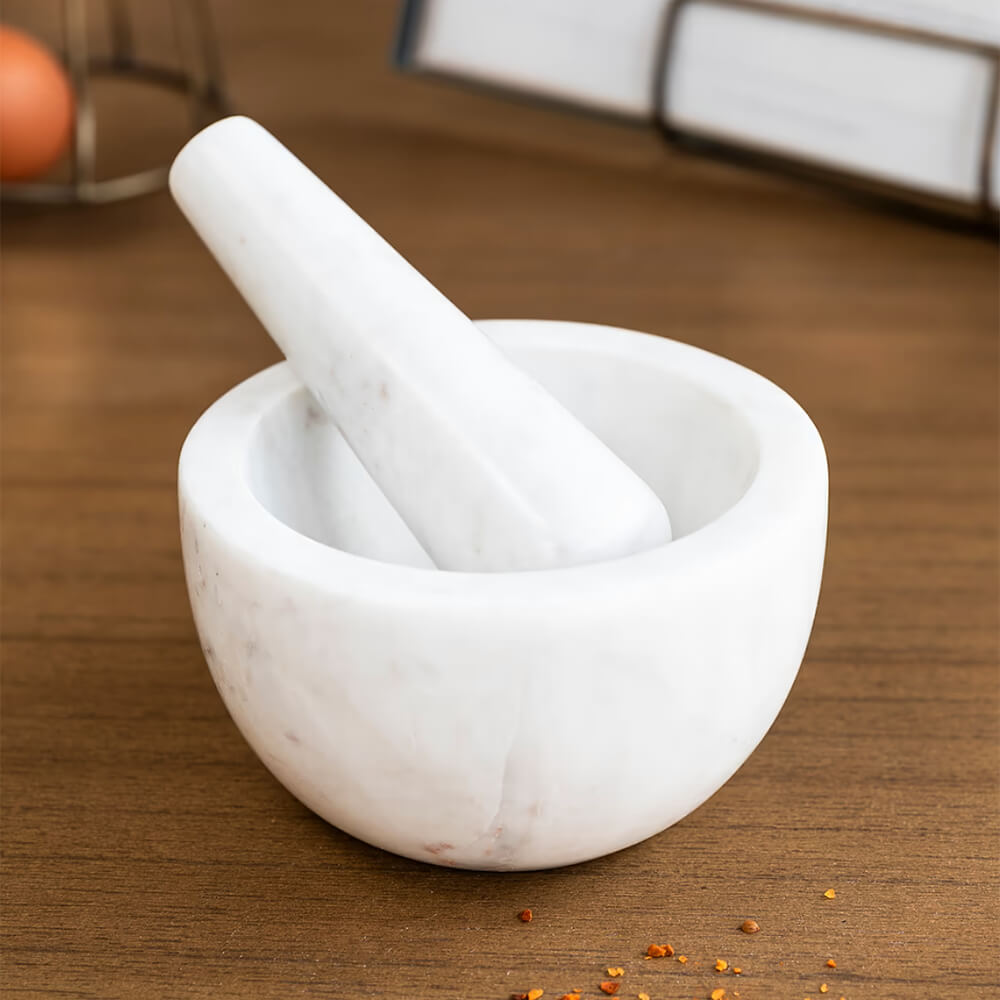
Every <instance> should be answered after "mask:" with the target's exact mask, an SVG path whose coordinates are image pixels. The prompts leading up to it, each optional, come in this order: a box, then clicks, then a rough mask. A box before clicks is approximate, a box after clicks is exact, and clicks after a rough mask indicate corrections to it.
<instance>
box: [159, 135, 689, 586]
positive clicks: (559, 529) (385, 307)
mask: <svg viewBox="0 0 1000 1000" xmlns="http://www.w3.org/2000/svg"><path fill="white" fill-rule="evenodd" d="M170 189H171V191H172V192H173V195H174V198H175V199H176V200H177V202H178V204H179V205H180V207H181V209H182V210H183V211H184V214H185V215H186V216H187V217H188V219H189V220H190V222H191V224H192V225H193V226H194V228H195V229H196V230H197V232H198V233H199V235H200V236H201V238H202V239H203V240H204V241H205V243H206V244H207V245H208V247H209V249H210V250H211V251H212V253H213V254H214V255H215V257H216V258H217V259H218V261H219V263H220V264H221V265H222V267H223V268H224V269H225V271H226V273H227V274H228V275H229V276H230V278H231V279H232V280H233V282H234V283H235V284H236V286H237V288H238V289H239V290H240V292H241V293H242V294H243V297H244V298H245V299H246V300H247V302H248V303H249V304H250V306H251V308H252V309H253V310H254V312H255V313H256V314H257V316H258V318H259V319H260V321H261V322H262V323H263V325H264V326H265V328H266V329H267V331H268V332H269V333H270V334H271V336H272V337H273V338H274V340H275V341H276V342H277V344H278V345H279V347H280V348H281V349H282V351H283V352H284V354H285V356H286V357H287V358H288V360H289V362H290V364H291V366H292V368H293V370H294V371H295V373H296V374H297V376H298V377H299V378H300V379H301V380H302V381H303V382H304V383H305V384H306V386H308V388H309V390H310V391H311V392H312V394H313V396H314V397H315V398H316V400H317V401H318V403H319V404H320V405H321V406H322V407H323V409H324V410H326V412H327V413H328V414H329V415H330V416H331V417H332V418H333V420H334V421H335V422H336V423H337V425H338V426H339V428H340V430H341V433H342V434H343V435H344V437H345V438H346V440H347V441H348V442H349V444H350V445H351V448H352V449H353V450H354V452H355V453H356V454H357V456H358V457H359V458H360V459H361V461H362V463H363V464H364V466H365V467H366V468H367V470H368V472H369V473H370V474H371V476H372V478H373V479H374V480H375V481H376V482H377V483H378V485H379V487H380V488H381V489H382V491H383V493H384V494H385V495H386V497H387V498H388V499H389V501H390V502H391V503H392V505H393V506H394V507H395V508H396V510H397V511H398V512H399V514H400V515H401V516H402V518H403V519H404V520H405V521H406V523H407V525H408V526H409V528H410V530H411V531H412V532H413V534H414V535H415V536H416V538H417V539H418V540H419V541H420V543H421V544H422V545H423V547H424V548H425V549H426V551H427V553H428V554H429V555H430V556H431V558H432V559H433V561H434V563H435V564H436V565H437V566H438V567H439V568H441V569H451V570H467V571H512V570H534V569H549V568H556V567H565V566H573V565H578V564H584V563H592V562H598V561H601V560H606V559H611V558H615V557H618V556H624V555H629V554H632V553H635V552H639V551H642V550H645V549H649V548H653V547H655V546H657V545H660V544H662V543H665V542H668V541H670V537H671V533H670V521H669V518H668V516H667V513H666V511H665V510H664V507H663V505H662V503H661V502H660V500H659V499H658V498H657V496H656V495H655V494H654V493H653V491H652V490H651V489H650V488H649V487H648V486H647V485H646V483H644V482H643V481H642V480H641V479H640V478H639V477H638V476H637V475H636V474H635V473H634V472H632V471H631V469H629V468H628V466H626V465H625V464H624V463H623V462H622V461H621V460H620V459H619V458H618V457H617V456H616V455H615V454H614V453H613V452H612V451H611V450H610V449H609V448H608V447H607V446H606V445H604V444H603V443H602V442H601V441H600V440H599V439H598V438H597V437H596V436H595V435H594V434H593V433H591V431H589V430H587V429H586V428H585V427H584V426H583V425H582V424H581V423H579V422H578V421H577V419H576V418H575V417H573V416H572V415H571V414H570V413H569V411H568V410H566V409H565V408H564V407H563V406H562V405H561V404H560V403H559V402H557V401H556V400H555V398H553V397H552V396H551V395H549V393H548V392H546V391H545V390H544V389H543V388H542V387H541V386H540V385H539V384H538V383H537V382H535V381H534V380H533V379H532V378H530V377H529V376H528V375H526V374H525V373H524V372H522V371H521V370H520V369H519V368H517V367H516V366H515V365H514V364H512V363H511V362H510V361H508V360H507V358H506V356H505V355H504V354H503V353H501V351H500V350H499V349H498V348H497V347H496V346H495V345H494V344H493V343H492V341H491V340H489V339H488V338H487V337H486V336H485V335H484V334H483V333H481V332H480V331H479V330H478V329H477V328H476V327H475V326H474V325H473V324H472V322H471V321H470V320H469V319H468V318H467V317H466V316H465V315H464V314H463V313H462V312H461V311H460V310H459V309H458V308H457V307H456V306H455V305H454V304H453V303H452V302H450V301H449V300H448V299H447V298H445V296H444V295H442V294H441V293H440V292H439V291H438V290H437V289H436V288H434V286H433V285H431V284H430V283H429V282H428V281H427V280H426V279H425V278H424V277H423V276H422V275H420V274H419V273H418V272H417V271H416V270H415V269H414V268H413V267H411V266H410V264H408V263H407V261H406V260H404V259H403V257H401V256H400V255H399V254H398V253H397V252H396V251H395V250H394V249H393V248H392V247H391V246H389V244H388V243H386V242H385V240H383V239H382V238H381V237H380V236H379V235H378V234H377V233H376V232H375V231H374V230H373V229H372V228H371V227H370V226H369V225H368V224H367V223H365V222H364V221H363V220H362V219H361V218H360V217H359V216H358V215H356V214H355V213H354V212H353V211H352V210H351V209H350V208H349V207H348V206H347V205H346V204H345V203H344V202H343V201H342V200H341V199H340V198H338V197H337V195H336V194H334V193H333V192H332V191H331V190H330V189H329V188H327V187H326V185H324V184H323V182H322V181H320V180H319V178H318V177H316V175H315V174H313V173H311V172H310V171H309V170H308V169H307V168H306V167H305V166H304V165H303V164H302V163H301V162H299V160H297V159H296V158H295V157H294V156H293V155H292V154H291V153H290V152H289V151H288V150H287V149H285V148H284V147H283V146H282V145H281V144H280V143H279V142H278V141H277V140H276V139H274V138H273V137H272V136H271V135H270V134H269V133H267V132H266V131H265V130H264V129H263V128H261V127H260V126H259V125H257V124H256V123H255V122H252V121H250V120H249V119H247V118H240V117H237V118H227V119H225V120H223V121H220V122H217V123H216V124H214V125H211V126H210V127H209V128H207V129H205V130H204V131H203V132H201V133H200V134H199V135H197V136H195V137H194V138H193V139H192V140H191V141H190V142H189V143H188V144H187V146H185V147H184V149H183V150H182V151H181V153H180V154H179V155H178V157H177V159H176V161H175V162H174V165H173V168H172V169H171V172H170Z"/></svg>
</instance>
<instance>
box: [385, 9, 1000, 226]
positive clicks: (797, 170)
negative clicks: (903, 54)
mask: <svg viewBox="0 0 1000 1000" xmlns="http://www.w3.org/2000/svg"><path fill="white" fill-rule="evenodd" d="M705 2H707V3H711V4H713V5H715V6H727V7H734V8H739V9H743V10H749V11H752V12H755V13H757V14H759V15H760V16H762V17H770V18H785V19H788V18H791V19H795V20H800V21H811V22H813V23H819V24H824V25H832V26H836V27H841V28H849V29H852V30H856V31H860V32H866V33H872V34H878V35H884V36H887V37H891V38H895V39H901V40H904V41H910V42H913V43H915V44H921V45H933V46H938V47H942V48H947V49H953V50H957V51H961V52H965V53H968V54H971V55H975V56H979V57H982V58H984V59H986V60H987V62H988V63H989V66H990V71H989V72H990V83H989V96H988V99H987V107H986V113H985V115H984V120H983V123H982V129H981V136H980V142H979V155H978V197H977V198H976V199H974V200H970V201H964V200H960V199H953V198H948V197H944V196H938V195H933V194H928V193H926V192H924V191H922V190H920V189H918V188H913V187H908V186H906V185H903V184H893V183H889V182H886V181H882V180H877V179H874V178H872V177H869V176H866V175H865V174H862V173H857V172H854V171H850V170H844V169H840V168H836V167H831V166H828V165H825V164H823V163H821V162H818V161H812V160H809V159H807V158H804V157H799V156H792V155H789V154H787V153H785V152H782V151H780V150H777V149H770V148H768V147H766V146H764V145H756V144H751V143H744V142H740V143H736V142H733V141H731V140H728V139H726V138H724V137H722V136H718V135H713V134H711V133H710V132H707V131H706V132H701V131H696V130H694V129H692V128H690V127H686V128H680V127H678V126H676V125H675V124H673V123H672V122H671V115H670V70H671V64H672V61H671V53H672V51H673V46H674V43H675V41H676V38H677V34H678V32H677V27H678V25H679V23H680V20H681V15H682V14H683V12H684V10H685V9H686V8H688V7H690V6H692V5H695V4H698V3H705ZM430 3H433V0H402V3H401V6H400V13H399V19H398V23H397V32H396V38H395V41H394V44H393V50H392V59H393V63H394V65H395V66H396V68H397V69H400V70H402V71H404V72H408V73H417V74H420V75H423V76H428V77H431V78H437V79H442V80H447V81H449V82H453V83H454V82H457V83H460V84H462V85H463V86H466V87H468V88H471V89H473V90H477V91H482V92H486V93H490V94H493V95H495V96H502V97H505V98H507V99H514V100H520V101H525V102H527V103H530V104H533V105H541V106H543V107H549V108H551V109H553V110H558V111H562V112H569V113H572V114H578V115H581V114H582V115H585V116H588V117H598V118H603V119H610V120H613V121H617V122H619V123H622V124H627V125H630V126H632V127H641V128H649V127H653V128H655V129H656V130H657V131H658V132H659V133H660V135H662V137H663V138H664V140H665V141H666V143H667V144H668V145H669V146H670V147H671V148H673V149H674V150H676V151H678V152H680V153H684V154H693V155H698V156H704V157H709V158H712V159H716V160H720V161H724V162H727V163H730V164H734V165H738V166H742V167H746V168H749V169H755V170H765V171H770V172H774V173H778V174H781V175H784V176H787V177H789V178H793V179H796V180H799V181H804V182H807V183H812V184H822V185H825V186H830V187H833V188H834V189H836V190H837V191H838V193H839V194H840V195H841V196H842V197H845V198H847V199H849V200H851V201H853V202H856V203H858V204H860V205H864V206H866V207H869V208H875V209H881V210H883V211H890V212H892V213H894V214H902V215H905V216H907V217H910V218H913V219H917V220H920V221H924V222H930V223H932V224H935V225H939V226H943V227H947V228H952V229H959V230H964V231H970V232H975V233H979V234H982V235H985V236H987V237H989V238H990V239H993V238H994V237H995V236H996V235H997V233H998V232H1000V212H998V210H997V208H996V207H995V206H994V204H993V197H994V192H993V190H992V177H993V171H994V164H993V156H994V147H995V138H996V132H997V128H998V121H997V119H998V113H1000V46H997V45H992V44H989V43H986V42H983V43H978V42H973V41H967V40H963V39H960V38H956V37H952V36H947V35H941V34H937V33H934V32H930V31H924V30H918V29H914V28H904V27H899V26H895V25H891V24H887V23H885V22H882V21H877V20H874V19H870V18H866V17H861V16H854V15H847V14H839V13H831V12H827V11H821V10H817V9H814V8H804V7H795V6H791V5H788V4H785V3H771V2H769V0H673V2H671V3H668V4H667V5H666V8H665V13H664V16H663V19H662V22H661V27H660V31H659V37H658V38H657V41H656V48H655V51H656V57H655V60H654V73H653V77H652V79H651V81H650V86H651V106H652V108H653V111H652V113H651V114H650V115H648V116H646V117H645V118H642V119H639V118H635V117H629V116H627V115H624V114H615V113H614V112H611V111H606V110H603V109H595V108H589V107H587V106H586V105H584V104H582V103H578V102H574V101H570V100H561V99H558V98H554V97H549V96H547V95H541V94H537V93H534V92H532V91H531V90H529V89H526V88H523V89H522V88H516V87H513V86H507V85H502V84H499V83H496V84H494V83H490V82H485V81H483V80H480V79H473V78H471V77H466V76H462V75H460V74H454V73H447V72H443V71H440V70H435V69H428V68H426V67H423V66H421V65H419V62H418V58H417V53H418V49H419V44H420V37H421V32H422V29H423V24H424V18H425V15H426V12H427V9H428V6H429V4H430Z"/></svg>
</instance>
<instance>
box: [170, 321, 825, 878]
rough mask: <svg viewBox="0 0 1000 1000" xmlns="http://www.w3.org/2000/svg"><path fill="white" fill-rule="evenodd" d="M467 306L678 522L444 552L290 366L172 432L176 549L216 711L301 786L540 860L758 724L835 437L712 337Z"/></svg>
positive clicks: (577, 847)
mask: <svg viewBox="0 0 1000 1000" xmlns="http://www.w3.org/2000/svg"><path fill="white" fill-rule="evenodd" d="M481 328H482V330H483V331H484V332H485V333H486V334H488V335H489V336H490V337H491V338H492V339H493V340H494V342H495V343H496V344H497V346H498V347H499V348H500V349H501V350H503V351H504V352H505V353H506V354H507V355H508V356H509V357H510V358H511V359H512V361H514V362H515V363H516V364H517V365H518V366H520V367H522V368H523V369H524V370H525V371H527V372H528V373H529V374H530V375H531V376H532V377H534V378H535V379H537V380H538V381H539V382H541V383H542V385H543V386H545V388H546V389H547V390H548V391H550V392H552V393H553V394H554V395H555V396H556V397H557V398H558V399H560V400H561V401H562V403H563V404H564V405H565V406H567V407H568V409H569V410H570V411H571V412H572V413H574V414H575V416H576V417H577V418H578V419H580V420H581V421H582V422H583V423H584V424H585V425H586V426H588V427H589V428H590V429H591V430H592V431H593V432H594V433H595V434H596V435H597V436H598V437H600V438H601V440H602V441H604V443H605V444H606V445H607V446H608V447H609V448H611V449H612V450H613V451H614V452H615V453H616V454H617V455H618V456H619V457H620V458H622V459H623V460H624V461H625V462H626V463H627V464H628V465H630V466H631V467H632V468H634V469H635V470H636V472H638V473H639V475H640V476H642V478H643V479H644V480H645V481H646V482H647V483H649V484H650V485H651V486H652V488H653V489H654V490H655V491H656V492H657V494H658V495H659V497H660V499H661V500H662V501H663V502H664V503H665V505H666V506H667V508H668V509H669V510H670V511H671V519H672V523H673V529H674V541H673V542H672V543H671V544H669V545H663V546H659V547H656V548H653V549H651V550H649V551H646V552H642V553H639V554H636V555H631V556H627V557H624V558H620V559H612V560H607V561H604V562H601V563H596V564H591V565H585V566H576V567H571V568H565V569H555V570H545V571H534V572H511V573H469V572H447V571H441V570H436V569H434V568H432V567H431V566H430V563H429V560H428V558H427V556H426V553H425V552H424V550H423V549H422V547H421V546H420V545H419V543H417V542H416V540H415V538H414V537H413V536H412V534H411V533H410V532H409V530H408V529H407V527H406V525H405V524H404V523H403V521H402V520H401V519H400V518H399V516H398V515H397V514H396V512H395V510H394V509H393V507H392V505H391V504H389V503H388V502H387V501H386V500H385V498H384V497H383V496H382V495H381V494H380V492H379V491H378V489H377V488H376V487H375V486H374V483H373V482H372V481H371V478H370V477H369V476H368V473H367V472H366V471H365V469H364V467H363V466H361V465H360V463H359V462H358V461H357V459H356V458H355V457H354V456H353V453H352V452H351V449H350V448H348V447H346V446H345V445H344V443H343V440H342V438H340V437H339V433H338V431H337V429H336V427H335V426H334V425H333V424H332V423H331V422H330V421H328V420H327V419H326V418H325V417H324V416H322V415H321V414H318V412H317V411H316V410H315V408H311V407H310V402H309V397H308V394H307V393H306V392H305V391H304V389H303V387H302V385H301V383H300V382H299V381H298V379H297V378H296V377H295V375H294V374H293V373H292V371H291V369H290V367H289V366H288V365H287V364H282V365H278V366H275V367H274V368H271V369H268V370H267V371H264V372H261V373H260V374H258V375H256V376H254V377H253V378H251V379H249V380H248V381H246V382H244V383H243V384H241V385H240V386H237V387H236V388H235V389H234V390H232V391H231V392H230V393H228V394H227V395H226V396H224V397H223V398H222V399H220V400H219V401H218V402H216V403H215V404H214V405H213V406H212V407H210V408H209V410H208V411H207V412H206V413H205V414H204V416H203V417H202V418H201V419H200V420H199V421H198V423H197V424H196V425H195V427H194V428H193V429H192V431H191V433H190V435H189V437H188V440H187V442H186V443H185V446H184V449H183V452H182V455H181V461H180V469H179V492H180V509H181V532H182V544H183V552H184V564H185V572H186V576H187V581H188V588H189V592H190V596H191V603H192V608H193V611H194V617H195V622H196V624H197V627H198V631H199V634H200V636H201V641H202V644H203V648H204V649H205V656H206V661H207V663H208V666H209V669H210V670H211V672H212V676H213V678H214V680H215V683H216V685H217V687H218V689H219V692H220V694H221V695H222V697H223V699H224V701H225V703H226V705H227V707H228V709H229V712H230V714H231V715H232V717H233V719H234V720H235V722H236V724H237V725H238V726H239V728H240V730H241V732H242V733H243V735H244V736H245V737H246V739H247V740H248V742H249V743H250V744H251V746H252V747H253V748H254V750H255V751H256V752H257V754H258V756H259V757H260V758H261V760H262V761H263V762H264V763H265V765H266V766H267V767H268V768H269V769H270V770H271V771H272V772H273V773H274V775H275V776H276V778H277V779H278V780H279V781H281V782H282V783H283V784H284V785H285V786H286V787H287V788H288V789H289V790H290V791H291V792H292V793H293V794H295V795H296V796H298V797H299V798H300V799H301V800H302V801H303V802H304V803H305V804H306V805H308V806H309V807H310V808H311V809H313V810H315V811H316V812H317V813H319V814H320V815H321V816H323V817H324V818H326V819H327V820H328V821H329V822H331V823H333V824H334V825H336V826H338V827H340V828H342V829H344V830H345V831H347V832H348V833H351V834H353V835H354V836H357V837H359V838H361V839H362V840H365V841H367V842H369V843H372V844H375V845H377V846H380V847H383V848H385V849H387V850H390V851H394V852H396V853H399V854H402V855H405V856H407V857H411V858H417V859H420V860H423V861H427V862H430V863H433V864H439V865H448V866H455V867H465V868H481V869H494V870H511V869H532V868H545V867H552V866H556V865H564V864H570V863H573V862H578V861H583V860H586V859H589V858H593V857H596V856H599V855H601V854H605V853H608V852H610V851H614V850H618V849H620V848H623V847H626V846H628V845H629V844H633V843H635V842H637V841H639V840H642V839H644V838H646V837H649V836H651V835H653V834H655V833H657V832H659V831H661V830H663V829H664V828H666V827H668V826H670V825H671V824H672V823H675V822H677V821H678V820H679V819H681V818H682V817H684V816H685V815H687V814H688V813H689V812H690V811H691V810H692V809H694V808H696V807H697V806H698V805H699V804H700V803H701V802H703V801H704V800H705V799H706V798H708V797H709V796H710V795H712V794H713V793H714V792H715V791H716V790H717V789H718V788H719V787H720V786H721V785H722V784H723V783H724V782H725V781H726V780H727V779H728V778H729V776H730V775H731V774H732V773H733V772H734V771H735V770H736V769H737V768H738V767H739V766H740V764H741V763H742V762H743V761H744V760H745V759H746V757H747V756H748V755H749V754H750V753H751V752H752V750H753V749H754V747H755V746H756V745H757V743H758V742H759V740H760V739H761V738H762V737H763V735H764V734H765V732H766V731H767V729H768V727H769V726H770V725H771V723H772V721H773V720H774V718H775V716H776V715H777V713H778V711H779V709H780V707H781V705H782V703H783V702H784V699H785V697H786V695H787V693H788V690H789V688H790V686H791V684H792V682H793V680H794V678H795V675H796V672H797V670H798V667H799V664H800V662H801V659H802V656H803V653H804V650H805V647H806V643H807V641H808V637H809V633H810V629H811V626H812V621H813V615H814V613H815V607H816V601H817V596H818V592H819V586H820V578H821V574H822V566H823V554H824V548H825V539H826V513H827V468H826V458H825V453H824V450H823V445H822V442H821V440H820V437H819V435H818V433H817V432H816V429H815V427H814V426H813V425H812V423H811V422H810V420H809V419H808V417H807V416H806V414H805V413H804V412H803V411H802V410H801V408H800V407H799V406H798V405H797V404H796V403H795V402H794V401H793V400H792V399H790V398H789V397H788V396H787V395H786V394H785V393H784V392H782V391H781V390H780V389H778V388H777V387H776V386H774V385H773V384H771V383H770V382H768V381H767V380H766V379H764V378H762V377H760V376H759V375H756V374H754V373H753V372H750V371H748V370H747V369H744V368H741V367H740V366H738V365H735V364H733V363H732V362H729V361H726V360H724V359H722V358H719V357H716V356H714V355H710V354H707V353H706V352H703V351H699V350H697V349H695V348H692V347H689V346H686V345H684V344H680V343H677V342H674V341H670V340H665V339H660V338H654V337H649V336H646V335H643V334H637V333H633V332H629V331H622V330H617V329H613V328H609V327H599V326H590V325H586V324H577V323H554V322H542V321H492V322H486V323H482V324H481Z"/></svg>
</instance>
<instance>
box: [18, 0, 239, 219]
mask: <svg viewBox="0 0 1000 1000" xmlns="http://www.w3.org/2000/svg"><path fill="white" fill-rule="evenodd" d="M163 2H164V3H165V4H166V5H167V7H168V8H169V19H170V22H171V24H172V28H173V31H172V34H173V39H174V49H175V51H176V56H177V60H176V65H173V66H171V65H164V64H162V63H160V62H155V61H151V60H147V59H142V58H140V57H139V56H138V55H137V51H136V46H135V32H134V24H133V20H132V11H131V8H130V5H129V3H128V2H127V0H105V2H104V3H103V4H100V5H93V4H88V0H62V2H61V11H60V13H61V34H62V50H63V59H64V61H65V64H66V70H67V73H68V75H69V78H70V82H71V84H72V86H73V91H74V94H75V97H76V109H75V120H74V123H73V140H72V148H71V153H70V164H69V166H70V175H69V179H68V180H66V181H40V182H34V181H31V182H16V183H5V184H3V185H2V189H0V191H2V196H3V198H4V200H6V201H21V202H36V203H45V204H74V203H86V204H99V203H104V202H111V201H121V200H122V199H125V198H133V197H135V196H137V195H141V194H147V193H149V192H151V191H157V190H159V189H160V188H163V187H165V186H166V183H167V174H168V172H169V169H170V165H169V163H165V164H159V165H157V166H154V167H149V168H147V169H144V170H139V171H136V172H133V173H127V174H122V175H119V176H114V177H106V178H100V179H99V178H98V176H97V118H98V115H97V109H96V106H95V104H94V99H93V93H92V81H93V80H94V78H96V77H102V76H103V77H108V76H111V77H117V78H120V79H124V80H129V81H132V82H135V83H142V84H146V85H153V86H155V87H159V88H162V89H166V90H169V91H173V92H175V93H177V94H178V95H180V96H181V97H183V98H184V99H185V100H186V101H187V104H188V110H187V115H188V120H189V128H190V132H189V134H190V135H193V134H194V133H195V132H197V131H199V130H200V129H202V128H203V127H204V126H205V125H207V124H209V123H210V122H212V121H214V120H215V119H217V118H220V117H222V116H223V115H224V114H226V113H227V111H228V102H227V100H226V97H225V92H224V89H223V83H222V66H221V59H220V56H219V47H218V43H217V41H216V36H215V31H214V28H213V25H212V20H211V16H210V12H209V9H208V5H207V3H206V2H205V0H163ZM95 6H99V7H100V8H103V16H104V17H105V18H106V19H107V23H106V28H107V33H108V38H109V40H110V51H109V54H108V55H101V56H98V55H92V54H91V51H90V33H89V31H88V27H89V25H88V15H89V10H88V8H91V9H92V8H93V7H95Z"/></svg>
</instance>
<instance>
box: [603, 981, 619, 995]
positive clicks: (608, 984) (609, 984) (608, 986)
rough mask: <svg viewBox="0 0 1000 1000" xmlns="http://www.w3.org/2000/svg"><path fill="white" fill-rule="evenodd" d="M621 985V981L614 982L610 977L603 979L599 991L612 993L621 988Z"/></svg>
mask: <svg viewBox="0 0 1000 1000" xmlns="http://www.w3.org/2000/svg"><path fill="white" fill-rule="evenodd" d="M621 985H622V984H621V983H616V982H614V981H613V980H611V979H605V980H604V982H603V983H601V992H602V993H607V994H609V995H613V994H615V993H617V992H618V991H619V990H620V989H621Z"/></svg>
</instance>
